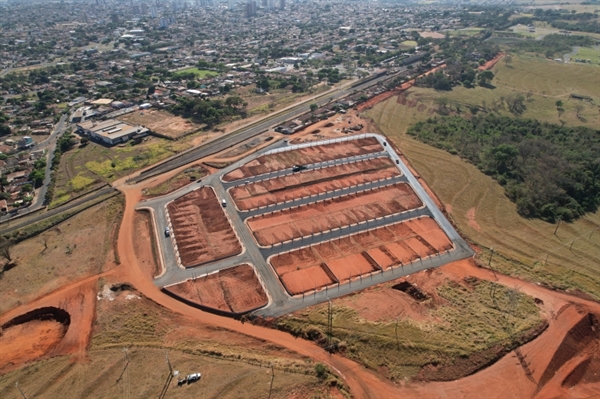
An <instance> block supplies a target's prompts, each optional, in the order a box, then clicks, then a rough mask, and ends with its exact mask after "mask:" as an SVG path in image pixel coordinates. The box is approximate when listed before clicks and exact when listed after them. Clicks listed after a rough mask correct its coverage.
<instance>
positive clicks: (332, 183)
mask: <svg viewBox="0 0 600 399" xmlns="http://www.w3.org/2000/svg"><path fill="white" fill-rule="evenodd" d="M399 174H400V172H399V171H398V168H396V166H395V165H394V164H393V163H392V161H391V160H390V159H389V158H375V159H369V160H366V161H360V162H354V163H349V164H344V165H336V166H332V167H328V168H323V169H310V170H308V171H306V172H303V173H295V174H291V175H286V176H282V177H278V178H275V179H269V180H263V181H260V182H257V183H252V184H247V185H243V186H236V187H233V188H231V189H230V191H229V193H230V194H231V196H232V198H233V199H234V201H235V204H236V206H237V207H238V209H239V210H248V209H254V208H258V207H261V206H267V205H271V204H276V203H279V202H285V201H287V200H291V199H295V198H302V197H307V196H310V195H313V194H320V193H324V192H327V191H333V190H337V189H342V188H346V187H351V186H355V185H358V184H363V183H366V182H370V181H375V180H379V179H385V178H388V177H393V176H398V175H399Z"/></svg>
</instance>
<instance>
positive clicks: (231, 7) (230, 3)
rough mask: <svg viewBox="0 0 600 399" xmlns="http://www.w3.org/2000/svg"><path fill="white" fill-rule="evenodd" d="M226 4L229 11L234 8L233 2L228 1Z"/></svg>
mask: <svg viewBox="0 0 600 399" xmlns="http://www.w3.org/2000/svg"><path fill="white" fill-rule="evenodd" d="M227 4H228V6H229V9H230V10H231V9H233V7H235V0H228V3H227Z"/></svg>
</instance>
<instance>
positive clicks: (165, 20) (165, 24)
mask: <svg viewBox="0 0 600 399" xmlns="http://www.w3.org/2000/svg"><path fill="white" fill-rule="evenodd" d="M169 22H170V21H169V18H165V17H162V18H161V19H160V27H161V28H168V27H169V25H170V23H169Z"/></svg>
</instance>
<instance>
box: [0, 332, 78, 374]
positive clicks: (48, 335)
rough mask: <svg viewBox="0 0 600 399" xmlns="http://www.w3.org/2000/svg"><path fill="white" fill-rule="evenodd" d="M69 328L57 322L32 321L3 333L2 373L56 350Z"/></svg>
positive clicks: (0, 369)
mask: <svg viewBox="0 0 600 399" xmlns="http://www.w3.org/2000/svg"><path fill="white" fill-rule="evenodd" d="M66 330H67V327H66V326H64V325H63V324H62V323H60V322H58V321H56V320H32V321H30V322H27V323H23V324H18V325H16V326H12V327H9V328H7V329H5V330H3V331H2V334H1V335H0V348H2V357H0V371H3V370H5V369H6V368H10V367H11V366H12V367H14V366H16V365H19V364H23V363H27V362H29V361H31V360H35V359H37V358H38V357H41V356H42V355H45V354H46V353H48V352H50V351H51V350H52V349H54V348H55V347H56V346H57V345H58V343H59V342H60V341H61V340H62V338H63V337H64V335H65V333H66Z"/></svg>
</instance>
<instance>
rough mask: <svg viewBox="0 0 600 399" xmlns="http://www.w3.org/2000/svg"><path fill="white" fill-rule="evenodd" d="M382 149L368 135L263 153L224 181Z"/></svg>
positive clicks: (224, 177) (225, 176)
mask: <svg viewBox="0 0 600 399" xmlns="http://www.w3.org/2000/svg"><path fill="white" fill-rule="evenodd" d="M380 151H383V148H382V147H381V145H380V144H379V142H378V141H377V139H376V138H374V137H367V138H363V139H357V140H351V141H346V142H342V143H333V144H324V145H319V146H315V147H306V148H300V149H297V150H292V151H284V152H279V153H275V154H270V155H263V156H260V157H258V158H256V159H253V160H252V161H250V162H248V163H246V164H245V165H242V166H241V167H240V168H239V169H236V170H233V171H231V172H229V173H227V174H226V175H224V176H223V181H226V182H230V181H234V180H239V179H244V178H246V177H250V176H258V175H262V174H264V173H268V172H274V171H276V170H282V169H287V168H291V167H292V166H294V165H304V164H312V163H317V162H324V161H331V160H334V159H339V158H346V157H351V156H355V155H363V154H370V153H373V152H380Z"/></svg>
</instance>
